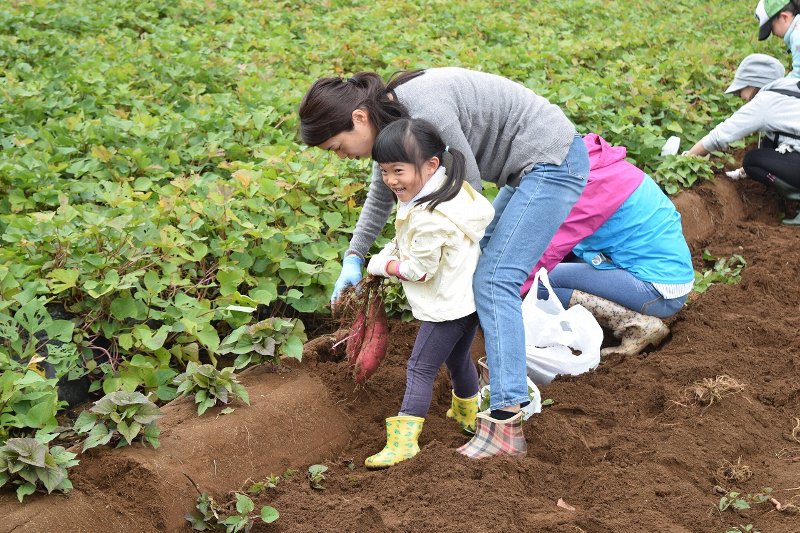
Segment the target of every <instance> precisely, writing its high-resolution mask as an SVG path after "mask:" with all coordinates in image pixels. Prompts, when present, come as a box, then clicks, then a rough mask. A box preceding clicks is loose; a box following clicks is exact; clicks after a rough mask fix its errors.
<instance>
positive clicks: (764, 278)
mask: <svg viewBox="0 0 800 533" xmlns="http://www.w3.org/2000/svg"><path fill="white" fill-rule="evenodd" d="M675 203H676V205H677V206H678V208H679V210H680V211H681V213H682V215H683V222H684V231H685V233H686V236H687V240H688V241H689V242H690V245H691V248H692V252H693V255H694V257H695V258H696V259H695V261H696V263H695V266H696V268H698V269H703V268H708V267H707V266H705V267H704V265H703V264H702V261H701V254H702V251H703V250H704V249H708V250H709V251H710V252H711V253H712V254H714V255H716V256H719V257H727V256H730V255H731V254H740V255H742V256H744V258H745V259H746V260H747V267H746V268H745V270H744V272H743V276H742V281H741V283H739V284H738V285H714V286H713V287H712V288H711V289H710V290H709V291H708V292H706V293H705V294H703V295H700V296H699V297H696V298H693V299H692V301H691V303H690V304H689V305H688V306H687V307H686V308H685V309H684V310H683V311H681V313H679V314H678V316H677V317H676V318H674V319H673V320H672V321H671V322H670V327H671V330H672V333H671V335H670V337H669V339H668V340H667V342H665V343H664V344H663V345H662V346H661V347H660V348H659V349H657V350H653V351H651V352H649V353H646V354H642V355H641V356H637V357H630V358H624V359H620V358H615V359H610V360H605V361H603V362H602V363H601V365H600V367H599V368H598V369H597V370H595V371H593V372H590V373H588V374H584V375H582V376H577V377H572V378H557V379H556V380H555V381H554V382H553V383H552V384H550V385H547V386H544V387H542V388H541V389H542V396H543V398H551V399H553V400H554V402H555V403H554V405H553V406H550V407H545V408H544V411H543V412H542V413H541V414H539V415H536V416H535V417H533V418H532V419H531V420H530V421H529V422H528V423H527V424H526V425H525V436H526V438H527V441H528V455H527V457H525V458H523V459H505V458H500V459H490V460H482V461H472V460H469V459H466V458H463V457H461V456H460V455H458V454H457V453H456V452H455V451H454V450H455V448H456V447H457V446H459V445H461V444H463V443H464V442H465V441H466V438H465V437H464V436H463V435H461V434H460V433H459V431H458V430H457V427H456V425H455V423H453V422H452V421H450V420H448V419H446V418H445V416H444V413H445V411H446V409H447V407H448V404H449V397H450V396H449V395H450V390H449V387H448V383H447V381H446V377H445V375H444V372H442V373H441V374H440V376H439V379H438V381H437V384H436V388H435V391H434V404H433V406H432V408H431V412H430V414H429V416H428V419H427V420H426V423H425V428H424V431H423V433H422V436H421V439H420V444H421V447H422V451H421V452H420V454H419V455H418V456H417V457H415V458H414V459H413V460H410V461H406V462H404V463H401V464H399V465H397V466H396V467H393V468H391V469H389V470H385V471H376V472H371V471H367V470H366V469H365V468H364V467H363V461H364V458H365V457H367V456H368V455H371V454H372V453H375V452H376V451H378V450H380V448H381V447H382V446H383V444H384V442H385V433H384V418H386V417H387V416H392V415H394V414H396V412H397V409H398V407H399V404H400V400H401V399H402V394H403V388H404V384H405V360H406V358H407V357H408V354H409V353H410V350H411V346H412V345H413V342H414V337H415V333H416V326H415V325H414V324H413V323H401V322H393V323H392V324H391V343H390V346H389V355H388V357H387V359H386V360H385V361H384V363H383V365H382V366H381V367H380V369H379V370H378V372H377V373H376V374H375V375H374V376H373V377H372V378H371V380H370V381H369V382H368V383H367V384H366V386H364V387H361V388H358V389H356V387H355V384H354V382H353V378H352V375H351V371H350V369H349V368H348V366H347V364H346V363H344V362H335V361H331V360H330V359H329V358H328V357H327V350H326V347H327V346H328V345H329V344H330V342H329V341H328V340H327V339H325V338H320V339H317V340H316V341H315V342H314V343H313V344H312V345H309V346H307V350H306V358H305V361H304V363H303V364H302V365H297V366H295V367H293V368H291V369H289V370H288V372H286V373H283V374H270V373H268V372H266V371H265V370H253V371H250V372H248V373H245V374H244V376H243V381H244V383H245V384H246V386H247V387H248V390H250V394H251V399H253V405H252V406H251V407H250V408H246V407H239V408H237V410H236V411H235V412H234V413H233V414H230V415H225V416H215V414H214V413H212V414H210V415H205V416H204V417H201V418H197V417H196V416H195V414H194V411H193V406H192V405H191V403H190V402H189V401H187V400H181V401H178V402H174V403H173V404H171V405H169V406H167V408H166V409H167V410H168V415H167V416H166V417H165V419H163V421H162V423H161V426H162V427H164V428H166V429H165V430H164V433H163V434H162V447H161V448H160V449H159V450H156V451H153V450H150V449H142V448H139V447H133V448H124V449H119V450H111V449H101V450H96V451H93V452H91V453H89V454H87V455H84V456H82V457H81V460H82V461H81V465H80V466H79V467H76V469H75V471H74V472H75V473H74V474H73V475H72V477H73V480H74V483H75V490H74V491H73V492H72V493H70V495H68V496H50V497H44V496H38V495H37V496H32V497H29V498H28V499H26V503H25V504H24V505H19V504H17V503H16V500H14V499H13V496H10V495H8V494H4V495H3V496H2V497H0V513H2V515H3V516H5V517H6V518H5V520H3V522H2V525H0V531H12V530H14V531H59V532H61V531H64V532H72V531H75V532H77V531H113V532H116V531H120V532H122V531H147V532H149V531H188V530H189V528H188V527H187V526H184V525H183V524H182V523H181V518H180V517H181V516H182V515H183V514H185V513H186V512H189V511H190V510H192V508H193V502H194V499H195V497H196V495H197V493H196V491H195V489H194V488H193V487H192V486H191V484H190V483H189V482H188V480H187V479H186V478H185V477H184V475H183V474H184V473H186V474H188V475H189V476H191V477H192V479H193V480H194V481H195V482H197V484H198V485H199V486H200V488H201V489H202V490H206V491H208V492H209V493H211V494H212V495H213V496H214V497H215V498H217V499H218V500H222V501H224V500H226V498H228V499H229V498H230V496H229V495H227V491H230V490H235V489H241V488H247V487H248V486H249V485H250V483H251V482H252V480H262V479H264V478H265V477H266V476H267V475H269V474H277V475H279V476H281V479H280V481H279V482H278V485H277V487H276V488H274V489H267V490H266V491H264V492H263V493H261V494H260V495H258V496H257V497H256V498H255V499H256V505H257V509H258V508H259V507H260V506H261V505H272V506H274V507H275V508H277V509H278V510H279V512H280V513H281V516H280V518H279V519H278V521H277V522H275V523H274V524H272V525H266V524H263V523H260V522H258V521H257V522H256V524H255V525H254V527H253V531H256V532H267V531H286V532H289V531H291V532H295V531H300V532H305V531H308V532H312V531H313V532H317V531H347V532H350V531H352V532H359V531H365V532H366V531H430V532H432V531H436V532H449V531H452V532H462V531H536V532H585V533H600V532H602V533H606V532H610V531H613V532H656V531H658V532H662V531H663V532H667V531H669V532H687V533H688V532H692V533H696V532H709V533H712V532H713V533H724V532H725V531H728V529H730V528H732V527H733V526H745V525H747V524H754V525H755V526H756V528H757V529H758V530H760V531H762V532H764V533H767V532H769V533H788V532H794V533H797V532H798V531H800V514H796V513H793V511H796V510H797V509H796V507H794V508H793V507H792V506H800V336H798V334H797V317H798V315H799V314H800V284H798V272H800V268H798V265H800V229H798V228H792V227H786V226H781V225H780V224H779V223H778V220H779V219H780V215H781V213H782V211H783V210H784V209H785V207H784V205H783V203H782V202H781V201H780V200H779V199H778V198H777V197H776V196H775V194H774V193H772V192H770V191H768V190H766V189H764V188H763V187H761V186H760V185H758V184H755V183H751V182H747V181H745V182H742V183H740V182H736V183H732V182H730V181H728V180H727V179H725V178H724V177H723V178H720V179H717V180H715V181H714V182H712V183H707V184H703V185H702V186H700V187H698V188H696V189H695V190H693V191H691V192H686V193H682V194H681V195H680V196H678V197H677V198H676V199H675ZM481 353H482V344H481V342H480V341H478V342H476V344H475V346H474V355H475V357H478V356H479V355H481ZM721 376H727V377H728V378H731V379H730V380H729V379H727V378H725V379H720V380H718V379H717V378H718V377H721ZM703 380H707V381H706V384H718V383H724V384H726V388H721V389H719V390H715V391H710V390H699V389H698V386H699V385H698V384H701V383H702V382H703ZM734 380H735V381H734ZM730 383H741V384H742V385H743V386H744V387H743V389H742V390H740V391H738V390H739V389H738V388H737V387H736V386H729V384H730ZM711 386H716V385H711ZM737 391H738V392H737ZM712 392H718V393H719V394H718V396H713V401H710V402H709V399H710V398H712V396H711V394H712ZM313 463H324V464H325V465H327V466H328V468H329V470H328V471H327V472H326V473H325V476H326V479H325V480H324V482H323V485H324V487H325V489H324V490H315V489H312V488H311V486H310V483H309V481H308V480H307V479H306V469H307V468H308V466H309V465H311V464H313ZM290 467H291V469H293V470H288V471H287V469H289V468H290ZM734 467H735V468H734ZM743 472H744V473H745V474H746V475H742V473H743ZM715 487H716V488H715ZM766 487H771V488H772V492H771V496H772V497H774V498H775V500H776V501H777V502H779V503H780V504H781V505H782V506H784V507H785V506H787V505H790V507H789V508H788V510H787V509H785V510H778V509H777V507H776V505H775V504H773V503H769V502H767V503H753V504H752V508H751V509H748V510H741V511H736V510H733V509H732V508H730V509H727V510H724V511H719V510H718V509H717V505H718V504H719V502H720V498H721V496H722V494H721V493H720V490H722V492H723V493H724V492H725V491H732V490H735V491H739V492H742V493H743V494H747V493H750V494H757V493H764V492H765V488H766ZM559 499H563V500H564V501H565V502H566V503H567V504H569V505H570V506H572V507H574V510H569V509H566V508H563V507H560V506H557V505H556V504H557V502H558V501H559Z"/></svg>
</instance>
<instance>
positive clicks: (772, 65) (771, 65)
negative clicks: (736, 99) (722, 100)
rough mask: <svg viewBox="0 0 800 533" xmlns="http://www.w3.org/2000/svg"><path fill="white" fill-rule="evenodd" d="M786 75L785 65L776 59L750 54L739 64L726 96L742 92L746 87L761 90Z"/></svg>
mask: <svg viewBox="0 0 800 533" xmlns="http://www.w3.org/2000/svg"><path fill="white" fill-rule="evenodd" d="M785 75H786V69H785V68H784V67H783V64H782V63H781V62H780V61H778V60H777V59H775V58H774V57H772V56H769V55H767V54H750V55H749V56H747V57H745V58H744V59H743V60H742V62H741V63H739V68H737V69H736V74H735V75H734V76H733V83H731V85H730V87H728V88H727V89H726V90H725V94H729V93H735V92H738V91H741V90H742V89H744V88H745V87H755V88H756V89H760V88H761V87H763V86H764V85H766V84H768V83H769V82H771V81H775V80H777V79H778V78H782V77H784V76H785Z"/></svg>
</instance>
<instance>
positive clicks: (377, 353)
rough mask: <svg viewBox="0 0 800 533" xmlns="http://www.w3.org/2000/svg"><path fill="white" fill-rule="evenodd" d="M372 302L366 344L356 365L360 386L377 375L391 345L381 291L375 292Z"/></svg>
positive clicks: (357, 380) (356, 375)
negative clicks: (373, 375)
mask: <svg viewBox="0 0 800 533" xmlns="http://www.w3.org/2000/svg"><path fill="white" fill-rule="evenodd" d="M370 300H371V301H370V305H369V314H368V316H367V325H366V328H365V329H366V331H365V334H364V343H363V344H362V346H361V351H360V352H359V354H358V357H357V359H356V364H355V379H356V383H358V384H363V383H364V382H365V381H367V379H368V378H369V377H370V376H371V375H372V374H374V373H375V371H376V370H377V369H378V366H379V365H380V364H381V361H383V359H384V358H385V357H386V348H387V347H388V344H389V322H388V320H387V318H386V310H385V309H384V306H383V297H382V295H381V293H380V291H379V290H376V291H374V293H373V295H372V298H371V299H370Z"/></svg>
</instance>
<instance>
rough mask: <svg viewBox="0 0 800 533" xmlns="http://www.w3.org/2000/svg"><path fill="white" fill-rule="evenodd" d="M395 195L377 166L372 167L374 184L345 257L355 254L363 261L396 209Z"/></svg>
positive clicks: (371, 184) (370, 188)
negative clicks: (384, 181)
mask: <svg viewBox="0 0 800 533" xmlns="http://www.w3.org/2000/svg"><path fill="white" fill-rule="evenodd" d="M394 203H395V200H394V195H393V194H392V191H391V190H389V188H388V187H387V186H386V184H385V183H383V178H381V175H380V171H379V169H378V165H377V164H373V167H372V182H371V183H370V185H369V191H367V199H366V200H365V201H364V205H363V207H362V208H361V214H360V215H359V216H358V222H356V228H355V230H354V231H353V236H352V237H351V238H350V247H349V248H348V249H347V252H345V255H350V254H354V255H357V256H359V257H361V259H364V256H365V255H366V254H367V252H369V249H370V247H371V246H372V244H373V243H374V242H375V239H377V238H378V235H380V233H381V230H383V227H384V226H385V225H386V221H387V220H389V215H390V214H391V213H392V209H393V208H394Z"/></svg>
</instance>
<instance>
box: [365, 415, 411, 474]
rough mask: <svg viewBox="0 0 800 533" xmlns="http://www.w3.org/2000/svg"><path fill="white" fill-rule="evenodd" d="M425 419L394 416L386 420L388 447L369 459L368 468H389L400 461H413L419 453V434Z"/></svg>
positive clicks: (366, 462) (367, 461)
mask: <svg viewBox="0 0 800 533" xmlns="http://www.w3.org/2000/svg"><path fill="white" fill-rule="evenodd" d="M424 422H425V419H424V418H420V417H418V416H393V417H391V418H387V419H386V446H384V447H383V449H382V450H381V451H379V452H378V453H376V454H375V455H371V456H369V457H367V459H366V460H365V461H364V465H365V466H366V467H367V468H388V467H390V466H394V465H396V464H397V463H399V462H400V461H405V460H406V459H411V458H412V457H414V456H415V455H417V453H419V444H418V443H417V440H418V439H419V434H420V433H421V432H422V424H423V423H424Z"/></svg>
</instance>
